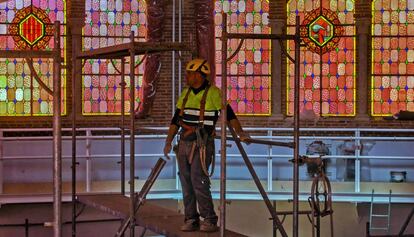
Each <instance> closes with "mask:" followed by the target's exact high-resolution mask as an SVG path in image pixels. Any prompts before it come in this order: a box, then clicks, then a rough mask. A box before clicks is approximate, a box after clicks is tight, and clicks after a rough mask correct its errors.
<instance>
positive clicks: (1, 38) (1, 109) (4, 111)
mask: <svg viewBox="0 0 414 237" xmlns="http://www.w3.org/2000/svg"><path fill="white" fill-rule="evenodd" d="M54 21H60V22H61V24H62V25H61V29H60V31H61V34H62V36H63V35H65V32H66V2H65V1H64V0H42V1H7V2H4V3H0V49H2V50H52V49H53V48H54V46H53V44H54V42H53V26H52V24H53V22H54ZM62 39H65V37H62ZM65 48H66V42H65V40H63V41H62V42H61V49H62V56H64V55H65V50H64V49H65ZM0 56H1V55H0ZM33 66H34V68H35V70H36V72H37V73H38V75H39V78H40V80H41V81H42V82H43V84H45V85H46V86H47V87H48V88H49V89H51V90H52V89H53V76H52V75H53V59H47V58H34V59H33ZM64 78H65V71H64V70H63V71H62V113H63V114H64V113H65V111H66V82H65V79H64ZM52 114H53V96H52V94H50V93H48V90H47V89H45V88H43V87H42V86H41V85H40V84H39V83H38V82H37V81H36V78H35V77H34V76H33V75H32V74H31V72H30V69H29V66H28V64H27V63H26V60H24V59H21V58H20V59H19V58H0V116H45V115H52Z"/></svg>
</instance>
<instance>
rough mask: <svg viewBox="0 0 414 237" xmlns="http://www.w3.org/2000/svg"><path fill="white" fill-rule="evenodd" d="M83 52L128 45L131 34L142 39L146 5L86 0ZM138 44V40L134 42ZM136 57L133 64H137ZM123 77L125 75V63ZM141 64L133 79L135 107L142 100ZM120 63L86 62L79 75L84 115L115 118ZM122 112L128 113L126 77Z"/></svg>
mask: <svg viewBox="0 0 414 237" xmlns="http://www.w3.org/2000/svg"><path fill="white" fill-rule="evenodd" d="M85 11H86V20H85V27H84V30H83V50H93V49H97V48H102V47H107V46H113V45H117V44H122V43H126V42H130V41H129V36H130V33H131V31H134V32H135V36H136V37H138V38H139V40H143V41H144V39H145V35H146V14H145V11H146V3H145V1H144V0H86V7H85ZM136 40H138V39H136ZM140 58H142V57H141V56H140V57H137V60H136V62H135V63H136V64H138V63H139V62H140ZM126 63H127V64H126V66H125V73H126V74H128V73H129V68H130V67H129V60H128V59H127V62H126ZM143 65H144V64H143V63H142V64H140V65H139V66H138V65H137V67H136V71H135V75H138V76H136V77H135V80H136V81H135V85H136V90H135V96H136V106H137V104H138V102H139V101H140V100H141V99H140V98H142V95H141V94H142V93H141V90H140V88H141V85H142V75H143V72H144V69H143ZM118 71H121V61H120V60H112V62H111V60H105V59H100V60H87V62H86V63H85V66H84V71H83V74H84V75H83V86H82V92H83V106H82V111H83V112H82V113H83V114H84V115H111V114H112V115H117V114H120V113H121V89H120V88H121V86H120V82H121V76H120V74H119V72H118ZM125 82H126V84H127V85H126V89H125V111H126V112H129V108H130V106H129V85H130V79H129V76H128V75H126V76H125Z"/></svg>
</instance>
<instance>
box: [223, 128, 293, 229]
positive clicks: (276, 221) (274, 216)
mask: <svg viewBox="0 0 414 237" xmlns="http://www.w3.org/2000/svg"><path fill="white" fill-rule="evenodd" d="M227 127H228V128H229V130H230V133H231V135H232V137H233V139H232V140H234V142H235V143H236V145H237V148H238V149H239V151H240V154H241V156H242V157H243V160H244V163H245V164H246V166H247V169H248V170H249V172H250V174H251V175H252V177H253V180H254V183H255V184H256V186H257V188H258V189H259V192H260V194H261V195H262V197H263V200H264V202H265V204H266V207H267V209H268V211H269V212H270V215H271V216H272V217H271V219H272V221H273V226H274V229H278V230H279V232H280V234H281V235H282V237H287V234H286V231H285V229H284V228H283V225H282V223H281V222H280V220H279V217H278V216H277V214H276V210H275V208H274V207H273V205H272V203H271V202H270V200H269V197H268V196H267V193H266V191H265V190H264V188H263V186H262V184H261V183H260V180H259V177H258V176H257V174H256V171H255V170H254V168H253V165H252V163H251V162H250V159H249V157H248V156H247V153H246V151H245V150H244V148H243V145H242V144H241V141H240V139H239V138H238V137H237V134H236V132H235V131H234V129H233V127H232V126H231V125H230V124H229V123H227Z"/></svg>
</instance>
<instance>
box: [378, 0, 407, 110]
mask: <svg viewBox="0 0 414 237" xmlns="http://www.w3.org/2000/svg"><path fill="white" fill-rule="evenodd" d="M372 4H373V12H372V16H373V19H372V81H371V100H372V101H371V114H372V115H374V116H383V115H390V114H394V113H396V112H398V111H400V110H409V111H414V1H413V0H406V1H400V0H375V1H373V3H372Z"/></svg>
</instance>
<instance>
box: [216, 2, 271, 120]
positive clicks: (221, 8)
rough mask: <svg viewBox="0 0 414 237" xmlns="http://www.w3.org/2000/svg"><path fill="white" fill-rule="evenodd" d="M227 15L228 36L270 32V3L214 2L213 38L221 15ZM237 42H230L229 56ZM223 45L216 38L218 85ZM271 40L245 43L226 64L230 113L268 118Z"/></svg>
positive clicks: (249, 40)
mask: <svg viewBox="0 0 414 237" xmlns="http://www.w3.org/2000/svg"><path fill="white" fill-rule="evenodd" d="M223 12H225V13H227V17H228V19H227V24H228V26H227V29H228V32H231V33H258V34H260V33H270V26H269V1H267V0H261V1H260V0H217V1H216V2H215V24H216V30H215V31H216V37H221V32H222V30H223V27H222V22H223V20H222V19H223V15H222V13H223ZM238 43H239V40H234V39H233V40H230V41H229V44H228V56H230V55H232V54H233V52H234V51H235V50H236V49H237V47H238ZM221 49H222V42H221V40H220V39H219V38H217V39H216V62H217V64H216V73H217V77H216V84H217V86H219V87H220V84H221V63H222V62H221ZM270 51H271V48H270V41H269V40H256V39H255V40H253V39H248V40H245V42H244V44H243V46H242V47H241V50H240V52H239V53H238V54H237V55H236V56H235V57H234V58H233V59H232V60H231V61H230V62H229V64H228V69H227V71H228V79H227V86H228V94H227V95H228V96H227V99H228V101H229V103H230V105H231V106H232V108H233V110H234V111H235V112H236V113H237V114H240V115H270V113H271V111H270V102H271V97H270V89H271V88H270V82H271V78H270Z"/></svg>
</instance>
